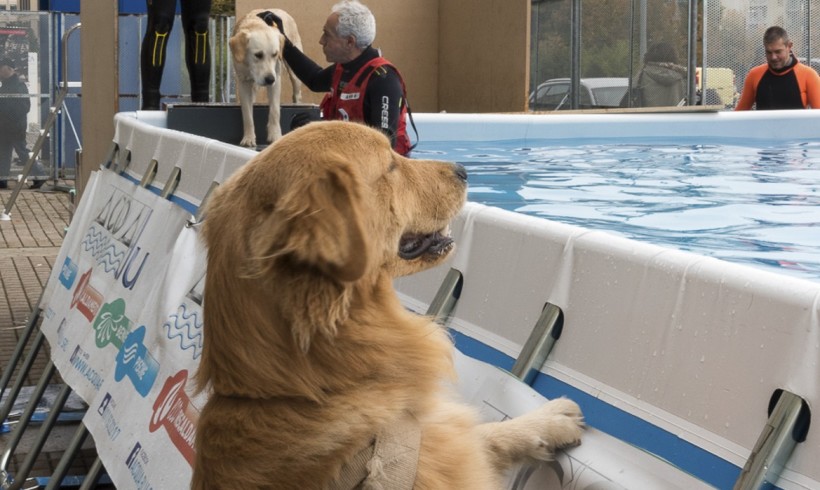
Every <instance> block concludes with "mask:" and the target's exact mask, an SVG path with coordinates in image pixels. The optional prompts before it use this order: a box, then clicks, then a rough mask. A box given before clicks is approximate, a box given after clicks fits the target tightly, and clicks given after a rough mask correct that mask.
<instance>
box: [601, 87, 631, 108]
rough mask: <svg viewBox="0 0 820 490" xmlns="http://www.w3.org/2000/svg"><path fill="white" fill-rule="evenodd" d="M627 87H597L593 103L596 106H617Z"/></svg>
mask: <svg viewBox="0 0 820 490" xmlns="http://www.w3.org/2000/svg"><path fill="white" fill-rule="evenodd" d="M626 89H627V87H599V88H596V89H594V90H593V92H595V105H596V106H598V107H618V106H619V105H620V103H621V99H623V97H624V94H626Z"/></svg>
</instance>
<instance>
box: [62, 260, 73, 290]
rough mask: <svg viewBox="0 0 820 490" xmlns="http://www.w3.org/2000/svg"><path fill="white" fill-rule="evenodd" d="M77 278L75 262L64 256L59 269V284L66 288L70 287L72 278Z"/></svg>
mask: <svg viewBox="0 0 820 490" xmlns="http://www.w3.org/2000/svg"><path fill="white" fill-rule="evenodd" d="M76 278H77V264H75V263H74V262H73V261H72V260H71V257H66V258H65V262H63V267H62V269H60V284H62V285H63V286H64V287H65V288H66V289H71V285H72V284H74V279H76Z"/></svg>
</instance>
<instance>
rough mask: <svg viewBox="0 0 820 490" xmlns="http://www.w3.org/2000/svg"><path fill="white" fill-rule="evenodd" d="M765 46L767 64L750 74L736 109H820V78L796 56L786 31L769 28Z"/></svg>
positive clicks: (765, 37)
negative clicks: (753, 107)
mask: <svg viewBox="0 0 820 490" xmlns="http://www.w3.org/2000/svg"><path fill="white" fill-rule="evenodd" d="M763 46H764V47H765V48H766V63H764V64H762V65H760V66H756V67H754V68H752V69H751V70H750V71H749V74H748V75H747V76H746V82H745V83H744V84H743V93H742V94H741V96H740V100H739V101H738V102H737V106H735V110H736V111H747V110H749V109H751V108H752V105H754V106H755V108H756V109H759V110H760V109H806V108H809V107H810V108H812V109H820V76H818V74H817V72H816V71H814V69H812V68H811V67H809V66H807V65H804V64H802V63H800V62H799V61H798V60H797V58H796V57H795V56H794V53H792V41H791V40H789V35H788V34H787V33H786V30H785V29H783V28H782V27H778V26H773V27H769V28H768V29H766V33H765V34H764V35H763Z"/></svg>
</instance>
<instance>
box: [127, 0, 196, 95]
mask: <svg viewBox="0 0 820 490" xmlns="http://www.w3.org/2000/svg"><path fill="white" fill-rule="evenodd" d="M180 1H181V4H180V7H181V14H182V15H181V17H182V30H183V32H184V35H185V65H186V67H187V68H188V75H189V77H190V79H191V100H192V101H194V102H208V85H209V83H210V74H211V52H210V47H209V43H208V19H209V16H210V13H211V0H180ZM176 4H177V0H146V6H147V8H148V26H147V28H146V29H145V37H144V38H143V39H142V51H141V53H140V73H141V76H142V108H143V109H148V110H151V109H159V99H160V93H159V86H160V83H161V82H162V71H163V69H164V68H165V49H166V47H167V45H168V36H169V35H170V33H171V29H172V28H173V26H174V13H175V12H176Z"/></svg>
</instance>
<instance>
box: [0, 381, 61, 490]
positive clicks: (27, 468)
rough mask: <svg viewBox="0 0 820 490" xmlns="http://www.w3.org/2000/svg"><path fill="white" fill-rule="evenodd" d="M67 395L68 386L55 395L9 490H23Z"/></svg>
mask: <svg viewBox="0 0 820 490" xmlns="http://www.w3.org/2000/svg"><path fill="white" fill-rule="evenodd" d="M69 394H71V388H69V386H68V385H64V386H63V387H62V389H60V392H59V393H58V394H57V398H56V399H55V400H54V404H53V405H52V407H51V408H50V409H49V413H48V417H46V420H45V422H44V423H43V425H42V427H40V433H39V434H38V435H37V439H36V440H35V441H34V444H33V445H32V447H31V449H30V451H29V452H28V454H26V458H25V459H24V460H23V462H22V463H21V464H20V467H19V468H18V469H17V474H16V475H15V479H14V483H13V484H12V485H11V486H10V487H9V490H20V489H21V488H23V484H24V483H25V481H26V479H27V478H28V474H29V473H31V469H32V468H34V463H35V461H36V460H37V456H39V455H40V451H42V450H43V446H45V444H46V440H47V439H48V436H49V434H50V433H51V430H52V429H53V428H54V424H56V423H57V418H58V417H59V416H60V412H62V411H63V407H64V406H65V402H66V400H68V395H69ZM35 405H36V403H35ZM18 430H20V428H18Z"/></svg>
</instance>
